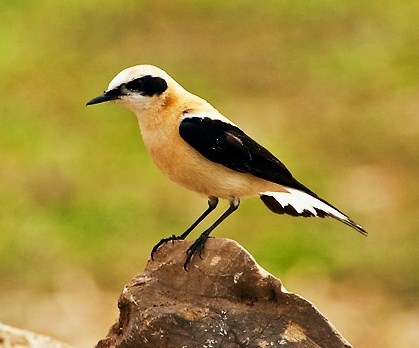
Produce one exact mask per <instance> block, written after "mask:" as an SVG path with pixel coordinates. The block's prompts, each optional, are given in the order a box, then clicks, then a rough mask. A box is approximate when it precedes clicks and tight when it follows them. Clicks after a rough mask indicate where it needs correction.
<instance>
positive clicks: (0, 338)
mask: <svg viewBox="0 0 419 348" xmlns="http://www.w3.org/2000/svg"><path fill="white" fill-rule="evenodd" d="M0 348H71V346H69V345H68V344H65V343H62V342H59V341H56V340H54V339H53V338H51V337H48V336H43V335H39V334H36V333H33V332H30V331H26V330H21V329H17V328H14V327H11V326H8V325H4V324H1V323H0Z"/></svg>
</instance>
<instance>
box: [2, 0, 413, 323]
mask: <svg viewBox="0 0 419 348" xmlns="http://www.w3.org/2000/svg"><path fill="white" fill-rule="evenodd" d="M418 21H419V5H418V3H417V2H416V1H413V0H405V1H399V2H397V3H393V4H390V3H384V2H382V1H378V0H373V1H368V2H364V3H360V2H348V1H336V0H326V1H316V0H307V1H301V0H300V1H273V0H272V1H262V2H258V3H255V2H254V1H250V0H239V1H219V0H217V1H202V0H200V1H187V0H180V1H169V0H167V1H159V0H156V1H132V0H131V1H128V0H126V1H119V2H117V1H109V0H101V1H98V0H91V1H82V0H69V1H38V2H36V1H30V0H26V1H24V0H15V1H11V0H3V1H2V2H1V3H0V22H1V23H2V24H1V28H2V29H1V33H0V48H1V52H2V53H1V55H0V74H1V77H2V82H1V84H0V98H1V103H0V117H1V123H0V159H1V160H0V208H1V209H0V230H1V233H0V284H2V285H1V289H0V291H1V290H8V289H14V288H30V289H37V290H39V291H46V290H51V291H53V290H54V289H55V287H56V286H57V282H59V281H60V279H61V277H62V276H63V272H64V273H65V272H67V270H71V269H81V270H83V271H85V272H88V273H89V274H91V275H92V277H93V278H94V280H95V282H97V284H99V286H100V287H101V288H104V289H109V290H111V291H115V293H116V292H117V291H118V290H119V289H120V288H121V287H122V285H123V284H124V283H125V282H126V281H128V280H129V279H130V278H131V277H132V276H133V275H134V274H135V273H136V272H138V271H139V270H141V269H142V267H143V266H144V265H145V263H146V260H147V258H148V255H149V252H150V249H151V247H152V246H153V245H154V244H155V243H156V242H157V241H158V240H160V238H162V237H165V236H167V235H170V234H172V233H179V232H182V231H183V230H184V229H185V228H186V227H187V226H189V224H190V223H191V222H192V221H193V220H194V219H195V218H196V216H197V215H198V214H200V213H201V211H203V209H205V207H206V199H205V198H202V197H198V196H196V195H195V194H193V193H190V192H186V191H185V190H184V189H183V188H181V187H178V186H177V185H175V184H173V183H171V182H169V181H168V180H167V179H166V178H164V177H163V175H161V174H160V173H159V172H158V170H157V169H156V168H155V167H154V165H153V164H152V163H151V161H150V159H149V158H148V155H147V153H146V151H145V149H144V147H143V146H142V143H141V140H140V134H139V130H138V127H137V124H136V119H135V117H134V115H132V114H130V113H129V112H128V111H127V110H125V109H122V108H120V107H118V106H113V105H106V106H105V105H103V106H96V107H91V108H88V109H86V108H85V106H84V104H85V103H86V101H87V100H89V99H90V98H92V97H94V96H96V95H98V94H99V93H100V92H101V91H102V90H104V89H105V88H106V86H107V84H108V82H109V81H110V80H111V79H112V77H113V76H114V75H116V73H118V72H119V71H120V70H122V69H123V68H125V67H127V66H131V65H135V64H141V63H149V64H153V65H157V66H160V67H161V68H163V69H165V70H166V71H167V72H168V73H169V74H171V75H172V76H173V77H174V78H175V79H176V80H178V81H179V82H180V83H181V84H182V85H183V86H185V88H186V89H188V90H190V91H191V92H193V93H195V94H198V95H200V96H202V97H204V98H205V99H207V100H208V101H209V102H211V103H212V104H213V105H215V106H216V107H217V108H218V109H219V110H220V111H221V112H222V113H224V114H225V115H227V116H228V117H230V118H231V119H233V120H234V122H236V123H238V124H239V125H241V126H242V128H243V129H244V130H246V131H247V133H249V134H250V135H252V136H254V137H255V138H256V139H257V140H258V141H259V142H261V143H262V144H264V145H265V146H267V147H268V148H269V149H270V150H271V151H272V152H273V153H275V154H276V155H277V156H278V157H279V158H280V159H281V160H282V161H283V162H284V163H285V164H287V166H288V167H289V168H290V169H291V170H292V172H293V173H294V175H295V176H296V177H297V178H298V179H299V180H301V181H302V182H303V183H305V184H306V185H307V186H309V187H311V188H312V189H313V190H314V191H315V192H318V193H319V194H320V196H322V197H324V198H325V199H327V200H329V201H330V202H332V203H334V204H335V205H336V206H338V207H339V208H341V209H342V210H343V211H344V212H346V213H348V214H349V215H350V216H351V217H353V218H354V220H356V221H357V222H359V223H361V224H362V225H364V226H365V227H366V229H367V230H368V231H369V232H370V236H369V237H368V238H364V237H362V236H360V235H358V234H356V233H355V232H353V231H351V230H350V229H348V228H347V227H345V226H344V225H343V224H339V223H337V222H336V221H330V220H320V219H295V218H292V217H284V216H277V215H273V214H271V213H270V212H269V211H268V210H267V209H266V208H265V207H264V206H263V205H262V204H261V202H260V201H258V200H257V199H249V200H247V201H244V202H243V203H242V205H241V207H240V210H239V211H238V212H237V213H235V214H234V215H233V216H232V217H231V218H230V219H229V220H228V221H226V222H225V223H224V224H223V225H222V226H221V227H220V228H219V229H217V230H216V231H215V232H214V236H216V237H229V238H233V239H236V240H237V241H238V242H240V243H242V244H243V245H244V246H245V247H246V248H247V249H248V250H249V251H250V252H251V253H252V254H253V255H254V256H255V257H256V259H257V260H258V261H259V262H260V263H261V265H262V266H264V267H265V268H266V269H267V270H269V271H271V272H272V273H274V274H276V275H278V276H280V277H281V279H282V280H283V281H284V283H285V284H287V279H288V277H291V276H292V274H293V272H303V273H304V272H306V273H307V274H311V275H314V276H316V275H318V276H319V277H320V276H324V275H326V276H327V277H329V278H330V279H332V280H333V281H335V282H351V281H357V282H360V283H361V284H363V285H364V286H365V289H380V291H384V292H388V293H389V294H391V293H393V292H396V291H397V294H398V295H397V296H398V297H399V298H398V301H400V302H401V303H402V305H408V304H411V303H415V302H417V301H418V299H419V296H418V295H419V272H418V269H417V267H418V266H417V265H418V264H419V257H418V252H417V250H418V247H419V234H418V233H417V232H418V230H419V219H418V209H419V195H418V192H419V181H418V177H419V118H418V114H419V84H418V81H419V50H418V47H419V27H418V25H417V23H418ZM180 202H181V203H182V204H179V203H180ZM224 208H225V206H224V205H222V206H221V207H220V208H219V210H217V212H218V213H220V212H221V210H222V209H224ZM212 218H213V219H214V218H215V214H214V216H212ZM209 220H211V218H210V219H209ZM210 222H211V221H207V224H209V223H210ZM205 226H206V225H205V224H204V225H203V227H205ZM203 227H202V228H203ZM198 230H199V229H198ZM196 235H197V233H196V232H195V234H194V235H193V236H192V238H193V237H194V236H196ZM203 262H205V261H203ZM291 290H294V291H296V290H298V289H291ZM0 319H2V318H1V317H0Z"/></svg>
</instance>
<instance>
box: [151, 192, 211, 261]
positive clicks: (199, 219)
mask: <svg viewBox="0 0 419 348" xmlns="http://www.w3.org/2000/svg"><path fill="white" fill-rule="evenodd" d="M217 205H218V198H217V197H213V196H210V197H208V208H207V210H205V211H204V212H203V213H202V215H201V216H200V217H199V218H198V219H197V220H196V221H195V222H194V223H193V224H192V225H191V227H189V228H188V229H187V230H186V231H185V232H183V233H182V234H181V235H179V236H175V235H174V234H173V235H172V236H171V237H167V238H163V239H161V240H160V242H158V243H157V244H156V245H155V246H154V247H153V249H152V250H151V259H152V260H153V256H154V253H155V252H156V251H157V249H158V248H159V247H160V246H161V245H163V244H164V243H166V242H170V241H175V240H184V239H185V238H186V237H187V236H188V234H189V233H191V232H192V230H193V229H194V228H195V227H196V226H198V225H199V224H200V223H201V221H202V220H204V219H205V218H206V217H207V216H208V214H209V213H211V212H212V211H213V210H214V209H215V208H216V207H217Z"/></svg>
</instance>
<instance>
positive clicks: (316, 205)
mask: <svg viewBox="0 0 419 348" xmlns="http://www.w3.org/2000/svg"><path fill="white" fill-rule="evenodd" d="M284 189H285V190H286V192H261V193H260V195H261V199H262V200H263V202H264V203H265V204H266V205H267V206H268V208H270V209H271V210H273V211H274V212H276V213H280V214H284V213H285V214H289V215H293V216H305V217H309V216H316V217H325V216H331V217H333V218H335V219H338V220H340V221H342V222H344V223H345V224H347V225H349V226H351V227H353V228H355V229H356V230H358V231H359V232H361V233H362V234H366V231H365V230H364V229H363V228H362V227H361V226H360V225H358V224H356V223H355V222H353V221H352V220H351V219H349V217H347V216H346V215H345V214H343V213H342V212H340V211H339V210H337V209H336V208H334V207H333V206H331V205H330V204H328V203H327V202H325V201H323V200H321V199H319V198H316V197H313V196H311V195H309V194H308V193H305V192H303V191H300V190H297V189H293V188H291V187H284ZM269 197H271V198H270V199H269ZM272 198H273V200H274V201H273V200H272Z"/></svg>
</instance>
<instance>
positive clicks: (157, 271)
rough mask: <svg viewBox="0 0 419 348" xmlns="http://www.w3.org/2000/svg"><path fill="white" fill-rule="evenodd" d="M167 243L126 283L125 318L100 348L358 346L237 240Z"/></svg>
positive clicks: (121, 306)
mask: <svg viewBox="0 0 419 348" xmlns="http://www.w3.org/2000/svg"><path fill="white" fill-rule="evenodd" d="M190 245H191V242H190V241H176V242H175V243H174V244H172V243H166V244H165V245H163V246H162V247H161V248H160V249H159V250H158V251H157V253H156V255H155V260H154V261H151V260H150V261H149V262H148V264H147V267H146V269H145V271H144V272H143V273H141V274H139V275H137V276H136V277H135V278H134V279H132V280H131V282H130V284H128V285H127V286H125V288H124V290H123V292H122V294H121V296H120V298H119V302H118V307H119V309H120V317H119V320H118V322H117V323H116V324H115V325H113V327H112V328H111V329H110V331H109V333H108V335H107V337H106V338H105V339H103V340H101V341H99V342H98V344H97V345H96V348H110V347H112V348H114V347H115V348H116V347H118V348H131V347H132V348H134V347H179V348H180V347H184V348H189V347H190V348H192V347H228V348H230V347H231V348H233V347H249V348H250V347H325V348H327V347H333V348H338V347H351V345H350V344H349V343H348V342H347V341H346V340H345V339H344V338H343V337H342V336H341V335H340V334H339V333H338V332H337V331H336V329H335V328H334V327H333V326H332V324H331V323H330V322H329V321H328V320H327V319H326V318H325V317H324V316H323V315H322V314H321V313H320V312H319V311H318V310H317V309H316V308H315V307H314V306H313V305H312V304H311V303H310V302H308V301H306V300H305V299H303V298H302V297H300V296H298V295H295V294H292V293H289V292H288V291H286V290H285V288H284V287H283V286H282V284H281V281H280V280H279V279H277V278H275V277H274V276H272V275H271V274H269V273H268V272H267V271H265V270H264V269H263V268H261V267H260V266H259V265H258V264H257V263H256V261H255V260H254V259H253V257H252V256H251V255H250V254H249V253H248V252H247V251H246V250H245V249H244V248H243V247H242V246H240V245H239V244H238V243H236V242H234V241H232V240H228V239H215V238H211V239H209V240H208V242H207V244H206V246H205V249H204V251H203V253H202V260H201V259H199V257H198V256H197V255H196V256H195V257H194V258H193V259H192V261H191V263H190V264H189V266H188V271H187V272H185V270H184V269H183V263H184V261H185V255H186V250H187V248H188V247H189V246H190Z"/></svg>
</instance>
